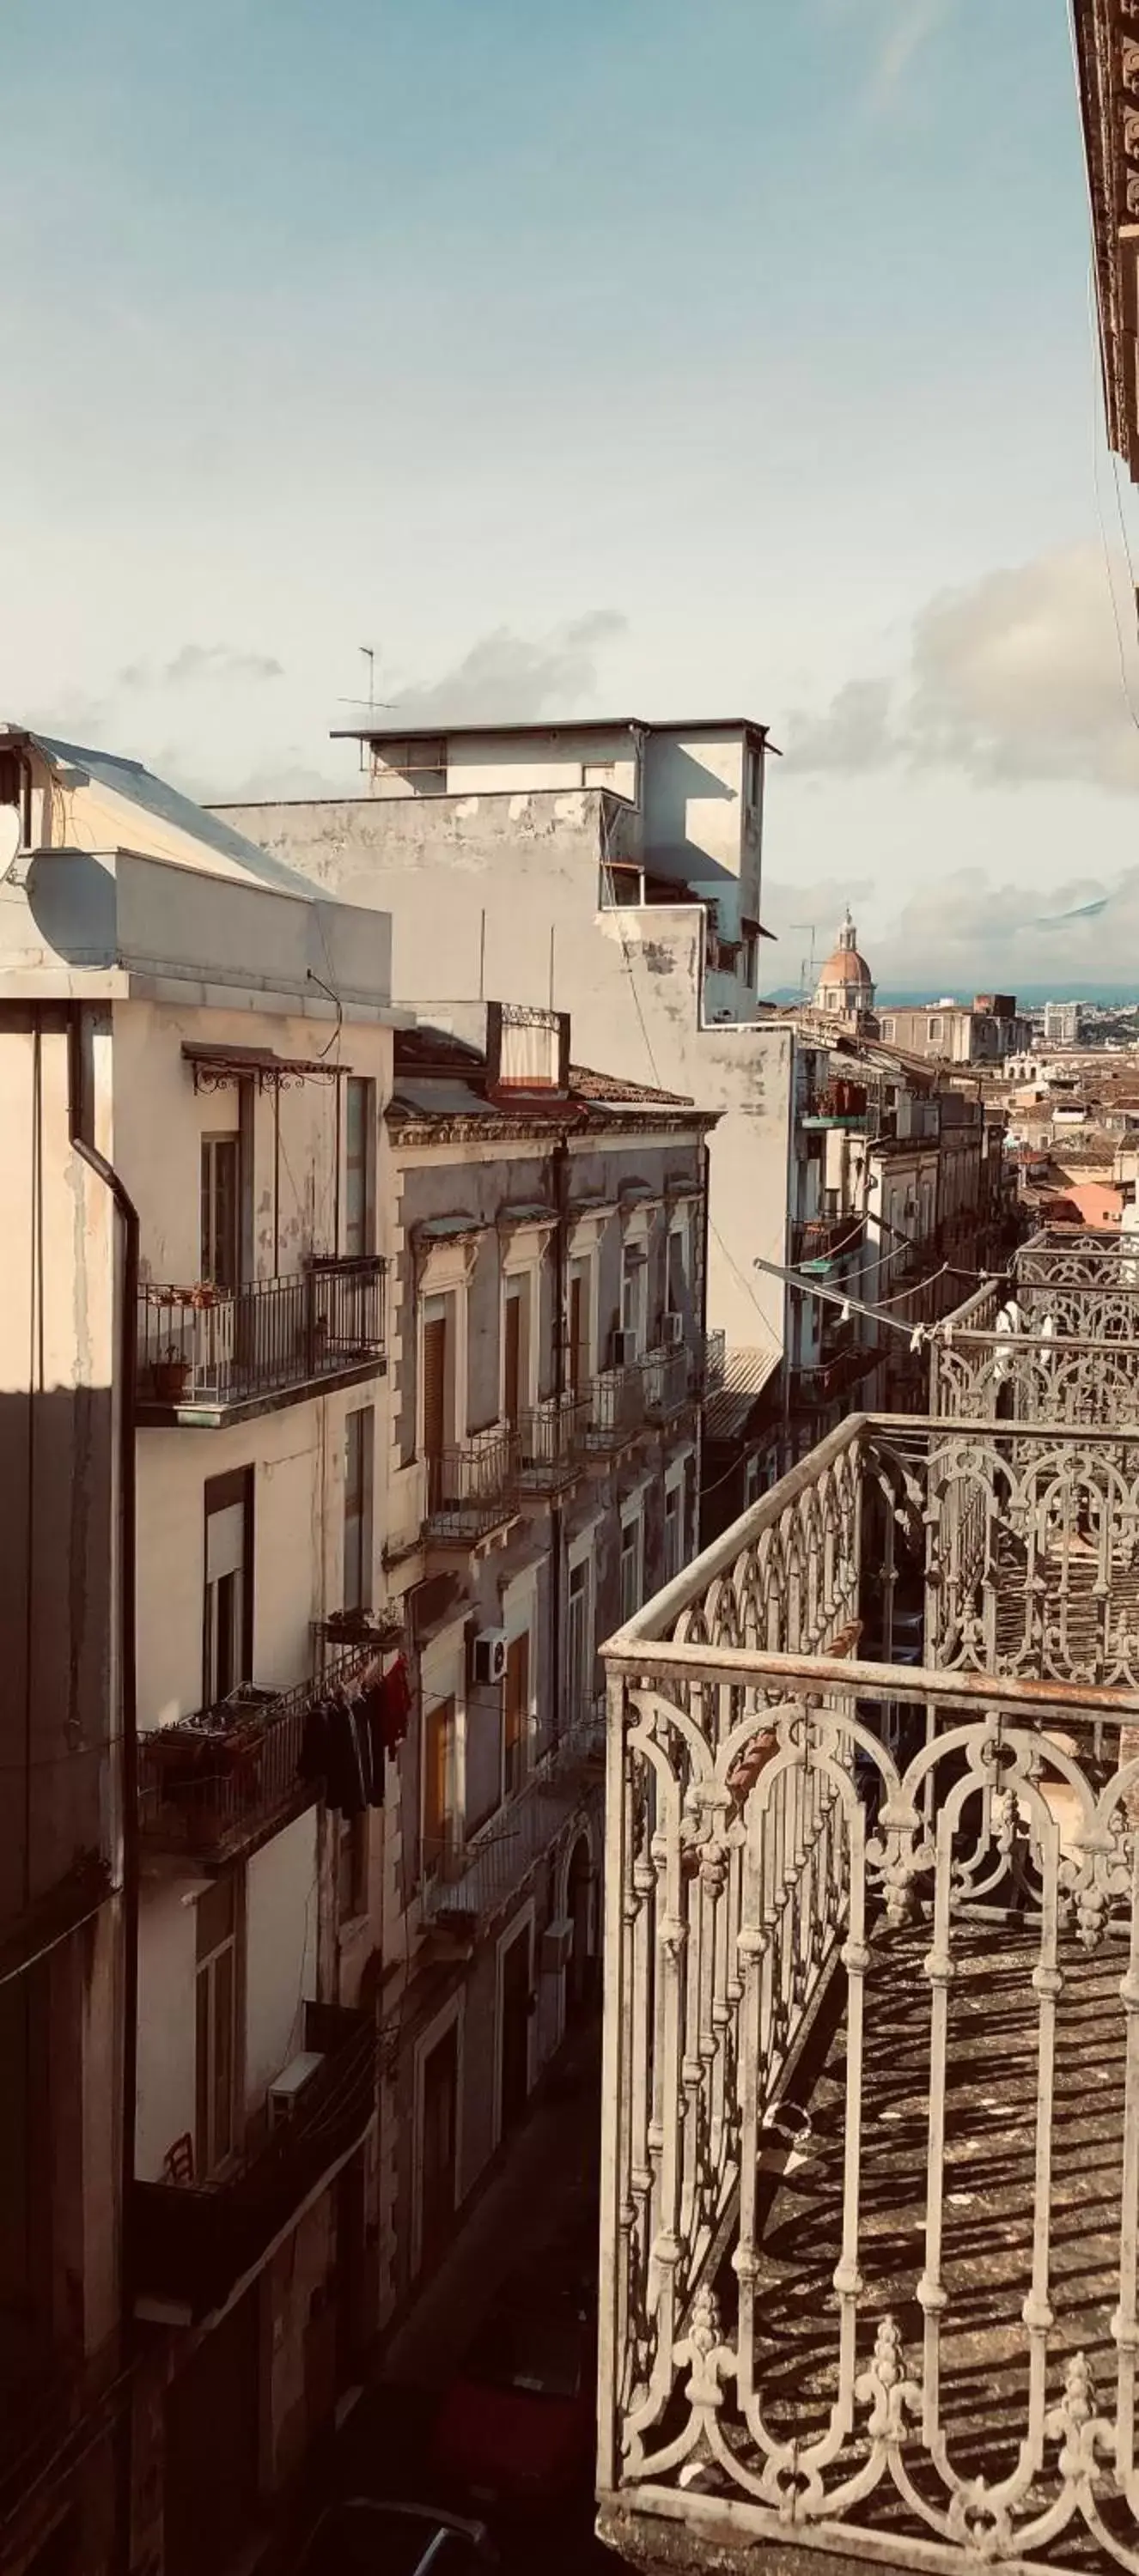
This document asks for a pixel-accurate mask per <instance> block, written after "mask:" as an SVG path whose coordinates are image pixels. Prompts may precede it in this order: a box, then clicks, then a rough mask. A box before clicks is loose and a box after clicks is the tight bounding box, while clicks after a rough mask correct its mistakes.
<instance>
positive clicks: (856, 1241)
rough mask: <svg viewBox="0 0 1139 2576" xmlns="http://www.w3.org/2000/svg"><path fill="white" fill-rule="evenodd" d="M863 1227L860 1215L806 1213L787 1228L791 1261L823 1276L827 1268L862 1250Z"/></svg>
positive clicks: (835, 1265)
mask: <svg viewBox="0 0 1139 2576" xmlns="http://www.w3.org/2000/svg"><path fill="white" fill-rule="evenodd" d="M865 1231H866V1227H865V1220H864V1218H862V1217H860V1216H809V1217H803V1218H801V1219H800V1220H799V1221H798V1222H797V1223H796V1224H795V1225H793V1226H792V1228H791V1263H792V1268H793V1269H795V1270H809V1271H812V1272H814V1274H815V1275H816V1276H817V1277H820V1278H825V1277H826V1275H827V1273H828V1271H831V1270H835V1269H837V1268H838V1266H839V1264H840V1262H842V1261H844V1260H845V1259H847V1257H848V1256H849V1255H850V1254H852V1253H855V1252H860V1251H861V1250H862V1244H863V1238H864V1235H865Z"/></svg>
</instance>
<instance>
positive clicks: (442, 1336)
mask: <svg viewBox="0 0 1139 2576" xmlns="http://www.w3.org/2000/svg"><path fill="white" fill-rule="evenodd" d="M446 1446H447V1318H446V1316H445V1315H436V1316H432V1317H431V1318H430V1319H429V1321H428V1322H427V1323H425V1325H424V1327H423V1450H424V1455H425V1457H428V1458H439V1457H441V1456H442V1453H443V1451H444V1449H445V1448H446Z"/></svg>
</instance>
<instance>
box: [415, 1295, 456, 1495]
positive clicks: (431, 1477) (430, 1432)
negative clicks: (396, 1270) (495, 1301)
mask: <svg viewBox="0 0 1139 2576" xmlns="http://www.w3.org/2000/svg"><path fill="white" fill-rule="evenodd" d="M422 1374H423V1396H422V1423H423V1432H422V1440H423V1456H424V1459H425V1461H426V1465H427V1502H428V1509H429V1510H434V1509H437V1508H438V1506H439V1504H440V1503H441V1502H442V1501H444V1500H445V1492H444V1488H445V1484H446V1469H445V1466H444V1458H445V1455H446V1452H447V1450H448V1449H449V1448H450V1447H451V1445H452V1441H453V1438H454V1429H453V1426H454V1419H455V1301H454V1299H453V1297H427V1298H425V1299H424V1304H423V1338H422Z"/></svg>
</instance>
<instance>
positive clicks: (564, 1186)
mask: <svg viewBox="0 0 1139 2576" xmlns="http://www.w3.org/2000/svg"><path fill="white" fill-rule="evenodd" d="M550 1172H551V1178H552V1180H553V1189H554V1206H555V1208H556V1210H557V1220H558V1221H557V1224H556V1226H555V1228H554V1396H555V1399H556V1402H557V1405H558V1409H559V1415H560V1410H561V1400H562V1397H563V1396H564V1394H565V1389H566V1323H567V1311H566V1279H567V1274H568V1269H569V1142H568V1139H567V1138H566V1137H565V1136H564V1135H562V1136H559V1138H558V1140H557V1143H556V1145H555V1146H554V1148H553V1151H552V1153H551V1155H550ZM550 1566H551V1579H550V1657H551V1661H552V1664H553V1674H554V1711H555V1720H556V1723H555V1735H556V1736H557V1735H560V1734H561V1732H562V1726H561V1720H562V1718H563V1716H564V1715H565V1710H564V1708H563V1705H562V1615H563V1605H562V1575H563V1568H562V1507H561V1504H560V1502H558V1501H556V1500H555V1501H553V1502H552V1503H551V1505H550ZM572 1722H573V1711H572V1710H571V1712H570V1723H571V1724H572Z"/></svg>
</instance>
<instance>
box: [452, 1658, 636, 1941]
mask: <svg viewBox="0 0 1139 2576" xmlns="http://www.w3.org/2000/svg"><path fill="white" fill-rule="evenodd" d="M604 1760H605V1694H604V1692H600V1693H598V1694H597V1696H596V1697H594V1698H591V1699H590V1700H588V1701H587V1703H586V1705H585V1707H584V1708H583V1709H582V1711H581V1713H580V1715H579V1716H578V1717H576V1718H575V1719H574V1720H573V1722H572V1723H571V1724H570V1725H569V1726H568V1727H566V1729H565V1730H564V1732H563V1733H562V1734H561V1735H560V1736H559V1737H558V1738H557V1740H556V1741H555V1742H554V1743H553V1744H552V1745H551V1746H550V1747H549V1749H548V1750H547V1751H546V1752H545V1753H544V1754H543V1756H542V1758H541V1760H540V1761H539V1762H538V1763H536V1765H535V1767H534V1769H533V1770H532V1771H531V1772H530V1774H529V1776H528V1778H527V1779H525V1780H524V1781H523V1782H522V1783H521V1785H520V1786H519V1788H518V1789H517V1791H516V1792H515V1794H514V1795H513V1796H512V1797H510V1798H509V1799H508V1801H507V1802H506V1804H505V1805H504V1806H502V1807H501V1808H500V1809H499V1810H498V1812H497V1814H496V1815H494V1816H493V1817H491V1818H490V1820H489V1822H488V1823H487V1824H485V1825H484V1826H482V1827H481V1828H480V1830H479V1832H478V1833H477V1834H475V1835H473V1836H472V1837H471V1840H470V1841H469V1842H467V1843H465V1844H454V1843H448V1844H445V1845H444V1846H442V1847H441V1848H440V1850H439V1851H438V1852H437V1853H436V1854H434V1855H432V1856H430V1868H431V1875H430V1876H429V1877H428V1878H427V1880H426V1884H425V1887H424V1896H423V1911H424V1915H425V1918H426V1919H427V1921H428V1922H431V1923H436V1924H438V1925H440V1926H441V1927H445V1928H446V1929H448V1930H449V1931H452V1932H454V1933H455V1934H456V1935H459V1936H462V1935H465V1934H468V1933H477V1932H479V1931H481V1930H482V1929H484V1928H485V1926H486V1924H487V1923H488V1922H490V1921H491V1920H492V1919H493V1917H494V1916H495V1914H497V1913H499V1912H501V1910H502V1908H503V1907H504V1906H505V1905H507V1904H509V1903H510V1902H511V1900H512V1899H513V1898H514V1897H515V1896H516V1895H517V1894H518V1892H519V1890H520V1888H521V1887H522V1885H523V1883H524V1881H525V1880H526V1879H527V1878H528V1877H529V1875H530V1872H531V1870H533V1869H535V1868H536V1867H537V1866H538V1863H539V1862H540V1861H542V1860H544V1859H545V1857H546V1854H547V1853H548V1851H549V1850H550V1848H551V1845H552V1844H553V1843H555V1842H556V1841H557V1839H558V1836H559V1834H561V1833H562V1832H563V1831H564V1829H565V1827H566V1825H567V1824H568V1823H569V1822H570V1820H571V1818H572V1817H573V1816H574V1815H575V1814H576V1813H577V1811H578V1809H579V1808H580V1807H581V1806H582V1804H583V1803H584V1802H585V1801H586V1800H587V1799H589V1798H599V1797H600V1793H601V1782H602V1775H603V1769H604Z"/></svg>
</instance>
